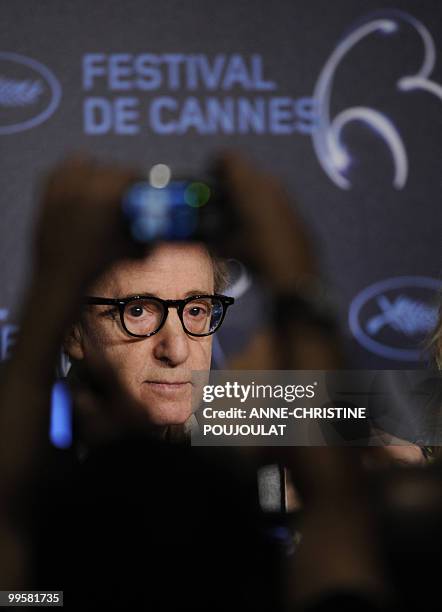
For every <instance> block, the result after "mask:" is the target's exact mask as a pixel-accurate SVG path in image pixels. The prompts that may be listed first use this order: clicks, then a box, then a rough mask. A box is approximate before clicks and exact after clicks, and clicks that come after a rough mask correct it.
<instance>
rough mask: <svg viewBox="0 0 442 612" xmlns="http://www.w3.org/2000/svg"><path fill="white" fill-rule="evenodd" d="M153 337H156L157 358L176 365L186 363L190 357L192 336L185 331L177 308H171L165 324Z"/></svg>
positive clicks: (155, 353) (155, 352)
mask: <svg viewBox="0 0 442 612" xmlns="http://www.w3.org/2000/svg"><path fill="white" fill-rule="evenodd" d="M153 339H155V347H154V350H153V353H154V356H155V358H156V359H158V360H160V361H162V362H167V363H168V365H170V366H175V365H180V364H182V363H184V362H185V361H186V359H187V358H188V356H189V352H190V346H189V343H190V338H189V336H188V335H187V334H186V332H185V331H184V329H183V326H182V324H181V321H180V318H179V316H178V312H177V310H176V309H175V308H171V309H170V310H169V314H168V316H167V319H166V322H165V324H164V325H163V327H162V328H161V329H160V331H159V332H158V333H157V334H155V336H153V337H152V340H153Z"/></svg>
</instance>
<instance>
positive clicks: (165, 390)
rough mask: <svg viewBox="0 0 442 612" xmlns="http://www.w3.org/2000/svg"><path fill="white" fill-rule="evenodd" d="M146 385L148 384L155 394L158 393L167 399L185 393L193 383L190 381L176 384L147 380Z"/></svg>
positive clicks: (175, 382) (176, 382)
mask: <svg viewBox="0 0 442 612" xmlns="http://www.w3.org/2000/svg"><path fill="white" fill-rule="evenodd" d="M144 384H146V385H147V386H148V387H149V389H151V390H152V391H153V392H154V393H158V394H159V395H164V396H166V397H171V396H174V395H177V394H180V393H183V392H184V391H187V390H188V389H189V388H190V387H191V385H192V383H191V382H190V381H188V380H183V381H174V382H171V381H165V380H145V381H144Z"/></svg>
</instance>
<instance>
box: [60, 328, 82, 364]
mask: <svg viewBox="0 0 442 612" xmlns="http://www.w3.org/2000/svg"><path fill="white" fill-rule="evenodd" d="M63 349H64V351H65V352H66V353H67V354H68V355H69V357H70V358H71V359H76V360H77V361H80V360H81V359H83V358H84V345H83V328H82V326H81V324H80V323H75V324H74V325H72V327H71V328H70V330H69V332H68V333H67V335H66V337H65V340H64V342H63Z"/></svg>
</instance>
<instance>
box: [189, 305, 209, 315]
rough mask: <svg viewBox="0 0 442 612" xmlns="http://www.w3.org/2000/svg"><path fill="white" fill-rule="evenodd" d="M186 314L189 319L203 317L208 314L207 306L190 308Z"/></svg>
mask: <svg viewBox="0 0 442 612" xmlns="http://www.w3.org/2000/svg"><path fill="white" fill-rule="evenodd" d="M187 313H188V314H189V315H190V316H191V317H204V316H207V314H208V308H207V306H192V307H191V308H189V310H188V311H187Z"/></svg>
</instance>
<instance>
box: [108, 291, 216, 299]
mask: <svg viewBox="0 0 442 612" xmlns="http://www.w3.org/2000/svg"><path fill="white" fill-rule="evenodd" d="M137 295H142V296H144V297H156V298H158V297H159V295H158V294H157V293H154V292H153V291H139V292H138V293H137V292H134V291H132V292H131V293H126V294H124V295H120V296H119V297H118V299H119V300H126V299H128V298H132V297H136V296H137ZM191 295H212V292H210V291H207V290H206V291H204V290H203V289H191V290H190V291H186V293H184V296H183V297H185V298H186V297H190V296H191Z"/></svg>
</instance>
